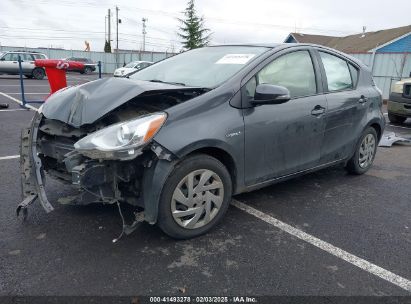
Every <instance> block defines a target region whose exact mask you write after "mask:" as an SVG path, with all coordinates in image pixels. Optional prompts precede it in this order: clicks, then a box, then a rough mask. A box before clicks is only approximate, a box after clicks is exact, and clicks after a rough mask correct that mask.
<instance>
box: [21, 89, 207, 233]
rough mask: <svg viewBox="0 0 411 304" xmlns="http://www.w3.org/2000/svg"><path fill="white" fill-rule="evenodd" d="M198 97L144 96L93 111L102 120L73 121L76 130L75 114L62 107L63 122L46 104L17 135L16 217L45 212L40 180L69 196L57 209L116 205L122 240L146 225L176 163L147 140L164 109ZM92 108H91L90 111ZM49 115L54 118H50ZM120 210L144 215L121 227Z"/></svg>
mask: <svg viewBox="0 0 411 304" xmlns="http://www.w3.org/2000/svg"><path fill="white" fill-rule="evenodd" d="M79 89H80V88H79ZM82 94H83V96H89V95H87V94H84V92H83V93H82ZM199 94H201V90H199V89H191V91H190V90H187V89H183V90H181V88H177V89H174V90H170V89H167V90H165V91H161V90H156V91H154V92H153V91H149V92H144V93H143V94H140V95H138V96H136V97H134V98H131V99H130V100H128V101H123V103H121V104H120V105H119V106H118V107H117V108H116V109H114V110H112V111H110V112H108V113H105V111H102V110H101V109H100V112H102V113H104V114H103V116H102V117H99V118H97V119H96V120H95V121H93V122H92V123H89V122H90V119H89V120H87V122H88V123H84V124H80V125H79V123H78V122H79V121H80V120H79V119H77V120H76V121H77V123H76V124H73V123H70V118H73V117H75V116H76V113H79V108H78V107H76V106H73V104H72V106H71V107H67V105H65V108H66V109H70V113H67V114H64V113H61V111H58V108H56V107H55V105H53V101H51V102H50V101H47V103H46V104H45V105H44V109H43V111H39V112H38V113H36V114H35V116H34V118H33V121H32V124H31V126H30V128H28V129H25V130H23V132H22V138H21V182H22V193H23V197H24V200H23V202H22V203H20V204H19V206H18V208H17V214H19V213H20V212H21V211H23V214H24V216H26V215H27V207H28V205H30V204H31V203H32V202H34V201H35V200H36V199H37V198H38V200H39V201H40V203H41V205H42V206H43V208H44V209H45V210H46V212H50V211H52V210H53V206H52V205H51V203H50V202H49V201H48V199H47V195H46V192H45V188H44V181H45V177H46V176H47V177H51V178H54V179H57V180H60V181H62V182H64V183H66V184H70V185H72V186H73V188H74V189H75V194H74V195H70V196H68V197H63V198H60V199H59V200H58V202H59V203H62V204H78V205H85V204H90V203H103V204H117V205H118V207H119V211H120V215H121V217H122V220H123V232H125V233H127V232H131V231H132V230H133V229H132V228H133V225H135V224H136V222H139V221H142V220H143V219H144V220H146V221H148V222H150V223H151V224H154V223H155V222H156V217H157V205H158V200H159V198H160V193H161V188H162V185H163V183H164V181H165V179H166V177H167V176H168V174H169V173H170V172H171V168H172V166H173V163H174V160H175V159H176V157H175V156H174V155H173V154H172V153H170V152H169V151H167V149H165V148H164V147H162V146H161V145H159V144H158V143H156V142H155V141H154V140H153V137H154V136H155V134H156V133H157V132H158V131H159V129H160V128H161V127H162V126H163V124H164V123H165V121H166V119H167V114H166V113H165V112H164V110H165V109H167V108H168V107H171V106H173V105H176V104H178V103H180V102H183V101H185V100H188V99H191V98H193V97H196V96H198V95H199ZM75 96H78V92H77V93H75ZM56 97H57V96H56ZM56 97H54V98H56ZM49 102H50V104H48V103H49ZM96 102H97V101H96ZM75 104H77V105H79V104H81V107H82V111H83V114H84V112H86V113H87V111H90V109H88V107H87V103H86V102H85V101H84V100H82V101H78V100H77V102H76V103H75ZM92 106H93V107H96V105H95V104H93V105H92ZM97 106H98V105H97ZM53 107H54V111H55V112H56V113H57V114H56V115H53V114H52V111H51V110H50V108H53ZM56 109H57V110H56ZM60 109H62V108H60ZM44 110H45V111H44ZM92 113H93V115H95V112H92ZM83 114H82V115H83ZM62 117H67V118H68V120H65V119H62ZM78 117H84V115H83V116H78ZM120 202H126V203H128V204H131V205H133V206H136V207H139V208H140V209H141V210H144V214H143V213H141V214H139V216H138V217H139V218H138V219H136V222H135V223H133V225H131V226H127V225H125V223H124V218H123V216H122V213H121V209H120ZM142 214H143V215H142Z"/></svg>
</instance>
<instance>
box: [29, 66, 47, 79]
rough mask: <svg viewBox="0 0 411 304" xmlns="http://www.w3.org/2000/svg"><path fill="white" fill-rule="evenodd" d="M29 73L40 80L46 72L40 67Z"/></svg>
mask: <svg viewBox="0 0 411 304" xmlns="http://www.w3.org/2000/svg"><path fill="white" fill-rule="evenodd" d="M31 75H32V76H33V77H34V78H35V79H37V80H42V79H43V78H44V76H46V72H44V70H43V69H42V68H35V69H34V70H33V71H32V72H31Z"/></svg>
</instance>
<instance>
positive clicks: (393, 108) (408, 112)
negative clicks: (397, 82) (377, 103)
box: [387, 100, 411, 117]
mask: <svg viewBox="0 0 411 304" xmlns="http://www.w3.org/2000/svg"><path fill="white" fill-rule="evenodd" d="M387 110H388V113H392V114H395V115H398V116H403V117H411V103H402V102H396V101H391V100H388V103H387Z"/></svg>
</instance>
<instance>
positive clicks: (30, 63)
mask: <svg viewBox="0 0 411 304" xmlns="http://www.w3.org/2000/svg"><path fill="white" fill-rule="evenodd" d="M20 56H21V60H22V63H21V67H22V69H23V73H26V74H27V73H31V71H33V69H34V57H33V55H31V54H21V55H20Z"/></svg>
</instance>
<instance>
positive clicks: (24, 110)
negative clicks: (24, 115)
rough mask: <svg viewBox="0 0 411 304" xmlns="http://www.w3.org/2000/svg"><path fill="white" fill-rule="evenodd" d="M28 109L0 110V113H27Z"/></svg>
mask: <svg viewBox="0 0 411 304" xmlns="http://www.w3.org/2000/svg"><path fill="white" fill-rule="evenodd" d="M29 110H30V109H6V110H2V109H0V113H1V112H15V111H29Z"/></svg>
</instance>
